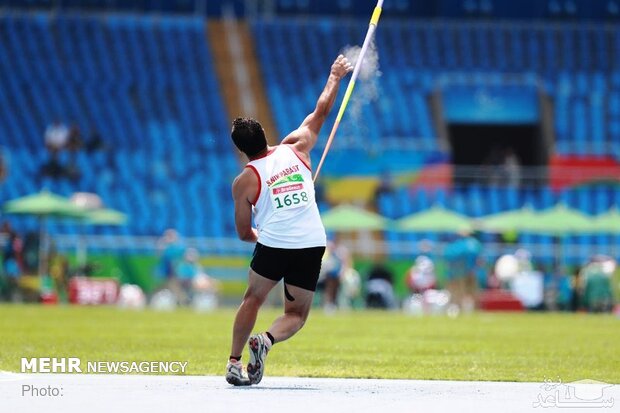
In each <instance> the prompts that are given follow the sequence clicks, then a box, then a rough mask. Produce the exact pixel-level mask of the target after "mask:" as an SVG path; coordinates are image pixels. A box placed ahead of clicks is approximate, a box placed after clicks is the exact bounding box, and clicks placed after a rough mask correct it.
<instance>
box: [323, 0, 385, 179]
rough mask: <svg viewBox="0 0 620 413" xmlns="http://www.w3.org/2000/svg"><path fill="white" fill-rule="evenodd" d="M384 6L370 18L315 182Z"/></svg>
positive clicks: (377, 9)
mask: <svg viewBox="0 0 620 413" xmlns="http://www.w3.org/2000/svg"><path fill="white" fill-rule="evenodd" d="M382 6H383V0H377V5H376V6H375V10H374V11H373V12H372V17H371V18H370V24H369V25H368V31H367V32H366V38H365V39H364V44H362V50H361V51H360V54H359V56H358V58H357V62H355V68H354V69H353V75H352V76H351V80H350V81H349V84H348V85H347V90H346V92H345V93H344V98H342V103H341V104H340V109H339V110H338V116H336V122H334V126H333V127H332V131H331V132H330V134H329V138H328V139H327V144H325V149H323V155H321V160H320V161H319V166H318V167H317V168H316V173H315V174H314V180H315V181H316V179H317V178H318V176H319V172H321V167H322V166H323V163H324V162H325V157H326V156H327V152H329V148H330V147H331V146H332V142H333V140H334V136H335V135H336V130H338V126H340V120H341V119H342V115H344V111H345V109H346V108H347V104H348V103H349V99H350V98H351V94H352V93H353V88H355V81H356V80H357V76H358V75H359V72H360V69H361V68H362V61H363V60H364V55H365V54H366V50H367V49H368V45H369V44H370V41H371V40H372V36H373V35H374V34H375V29H376V28H377V24H379V17H380V16H381V7H382Z"/></svg>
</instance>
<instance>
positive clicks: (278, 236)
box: [226, 55, 353, 386]
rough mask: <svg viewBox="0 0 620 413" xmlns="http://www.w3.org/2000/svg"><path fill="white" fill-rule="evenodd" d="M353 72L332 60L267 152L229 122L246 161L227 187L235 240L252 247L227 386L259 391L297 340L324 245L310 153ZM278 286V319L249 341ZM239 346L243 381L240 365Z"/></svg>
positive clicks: (247, 125) (245, 123) (255, 131)
mask: <svg viewBox="0 0 620 413" xmlns="http://www.w3.org/2000/svg"><path fill="white" fill-rule="evenodd" d="M352 70H353V66H352V65H351V63H349V61H348V60H347V59H346V58H345V57H344V56H342V55H340V56H338V58H337V59H336V61H335V62H334V63H333V64H332V66H331V71H330V74H329V78H328V79H327V84H326V85H325V88H324V89H323V93H321V96H320V97H319V99H318V101H317V103H316V107H315V108H314V112H312V113H311V114H309V115H308V116H307V117H306V119H304V121H303V123H302V124H301V126H299V128H298V129H296V130H295V131H293V132H291V133H290V134H289V135H288V136H287V137H286V138H284V139H283V140H282V142H281V144H280V145H277V146H273V147H272V146H268V145H267V139H266V138H265V131H264V130H263V128H262V126H261V125H260V124H259V123H258V122H257V121H255V120H254V119H249V118H243V119H242V118H238V119H235V120H234V122H233V127H232V133H231V137H232V140H233V142H234V143H235V145H236V146H237V148H238V149H239V150H240V151H241V152H243V153H244V154H245V155H246V156H247V157H248V159H249V162H248V164H247V165H246V167H245V168H244V169H243V172H241V174H239V176H237V178H235V180H234V182H233V184H232V194H233V199H234V201H235V226H236V230H237V234H238V235H239V238H240V239H241V240H243V241H247V242H252V243H256V247H255V249H254V254H253V256H252V261H251V263H250V270H249V276H248V288H247V290H246V292H245V295H244V297H243V301H242V303H241V305H240V306H239V309H238V311H237V315H236V317H235V323H234V326H233V337H232V346H231V352H230V358H229V361H228V365H227V367H226V381H228V383H230V384H233V385H235V386H247V385H250V384H258V383H260V381H261V379H262V378H263V372H264V370H265V358H266V356H267V353H268V352H269V350H270V349H271V347H272V346H273V345H274V344H275V343H279V342H282V341H284V340H286V339H288V338H290V337H291V336H292V335H294V334H295V333H297V332H298V331H299V330H300V329H301V328H302V327H303V325H304V323H305V322H306V319H307V318H308V313H309V311H310V306H311V305H312V298H313V295H314V291H315V289H316V284H317V280H318V277H319V272H320V270H321V258H322V257H323V253H324V252H325V245H326V237H325V229H324V228H323V223H322V222H321V217H320V216H319V210H318V207H317V205H316V201H315V198H314V184H313V182H312V171H311V167H310V151H311V150H312V148H313V147H314V145H315V144H316V140H317V136H318V134H319V131H320V130H321V127H322V126H323V123H325V119H326V118H327V115H328V114H329V112H330V110H331V108H332V106H333V105H334V101H335V100H336V95H337V94H338V88H339V86H340V80H341V79H342V78H343V77H344V76H346V75H347V73H349V72H350V71H352ZM252 216H253V217H254V224H255V225H256V228H252ZM281 279H284V295H285V298H286V299H285V303H284V314H283V315H282V316H280V317H279V318H277V319H276V320H275V321H274V322H273V324H272V325H271V327H270V328H269V330H267V331H266V332H264V333H261V334H255V335H252V336H251V337H250V333H251V332H252V329H253V328H254V324H255V322H256V316H257V313H258V310H259V308H260V307H261V305H262V304H263V302H264V301H265V298H266V297H267V294H268V293H269V291H271V289H272V288H273V287H274V286H275V285H276V284H277V283H278V282H279V281H280V280H281ZM246 342H247V343H248V349H249V351H250V359H249V361H248V365H247V373H246V370H244V369H243V365H242V363H241V353H242V351H243V346H244V345H245V343H246Z"/></svg>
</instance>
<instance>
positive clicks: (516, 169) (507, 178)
mask: <svg viewBox="0 0 620 413" xmlns="http://www.w3.org/2000/svg"><path fill="white" fill-rule="evenodd" d="M502 175H503V178H504V179H503V181H504V182H505V184H506V185H507V186H509V187H512V188H518V187H519V184H520V183H521V162H520V161H519V157H518V156H517V154H516V153H515V151H514V150H513V149H512V148H506V150H505V151H504V162H503V164H502Z"/></svg>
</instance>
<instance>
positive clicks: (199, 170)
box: [0, 14, 238, 237]
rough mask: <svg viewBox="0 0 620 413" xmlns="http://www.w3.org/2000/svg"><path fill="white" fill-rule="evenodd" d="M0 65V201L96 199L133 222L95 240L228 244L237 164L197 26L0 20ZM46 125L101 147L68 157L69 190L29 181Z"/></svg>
mask: <svg viewBox="0 0 620 413" xmlns="http://www.w3.org/2000/svg"><path fill="white" fill-rule="evenodd" d="M0 65H1V67H0V73H2V74H3V75H2V76H1V77H0V142H1V143H2V147H3V149H4V152H6V153H7V155H8V158H9V178H8V180H7V181H6V182H5V183H4V184H2V185H0V199H2V200H7V199H11V198H15V197H17V196H22V195H26V194H28V193H31V192H34V191H37V190H40V189H41V188H43V187H46V188H48V189H50V190H52V191H54V192H58V193H61V194H65V195H69V194H71V193H72V192H75V191H78V190H79V191H89V192H96V193H98V194H99V195H100V196H101V197H102V198H103V200H104V201H105V203H106V204H107V205H108V206H110V207H112V208H118V209H120V210H123V211H125V212H127V213H129V215H130V218H131V219H130V223H129V225H128V226H127V227H124V228H120V229H113V228H104V229H99V230H97V231H103V232H110V233H117V232H119V231H120V232H122V233H127V234H134V235H141V234H149V235H155V234H158V233H160V232H161V231H163V230H164V229H165V228H167V227H175V228H177V229H178V230H179V231H181V232H182V233H183V234H184V235H187V236H213V237H218V236H231V235H233V234H234V230H233V227H232V223H231V220H230V217H229V216H228V215H230V214H229V211H230V204H231V200H230V196H229V191H230V190H229V182H230V181H231V179H232V177H233V176H234V174H235V172H236V171H237V170H238V160H237V158H236V155H235V153H234V152H233V151H232V150H231V149H232V148H231V144H230V141H229V139H228V138H227V136H228V134H229V125H228V124H227V121H226V119H227V115H226V114H225V113H224V110H223V104H222V100H221V97H220V92H219V85H218V83H217V80H216V77H215V75H214V70H213V67H212V62H211V56H210V52H209V49H208V43H207V41H206V38H205V31H204V22H203V20H202V19H194V18H163V17H158V18H143V17H131V16H105V17H102V16H98V17H71V16H66V15H61V16H59V17H53V16H51V15H47V14H45V15H36V14H28V15H4V16H3V17H2V18H0ZM54 119H60V120H62V121H64V122H66V123H71V124H76V125H77V126H78V127H79V128H80V130H81V131H82V135H83V137H84V138H85V139H88V138H89V134H90V133H91V132H92V131H95V130H96V131H98V132H99V133H100V135H101V136H102V137H103V139H104V141H105V144H106V146H107V147H108V152H107V153H106V152H95V153H90V154H87V153H86V152H85V151H82V152H81V153H80V154H79V155H78V158H77V163H78V166H79V168H80V170H81V172H82V178H81V179H80V180H79V181H78V182H76V183H72V182H69V181H66V180H61V181H54V180H51V179H43V178H40V177H39V176H38V171H39V168H40V166H41V165H42V164H43V163H44V162H45V161H46V160H47V157H48V155H47V152H46V150H45V148H44V139H43V134H44V131H45V128H46V127H47V125H48V124H49V123H51V122H52V121H53V120H54ZM16 223H17V224H18V225H19V224H20V223H23V225H24V227H30V228H31V229H32V227H31V224H33V222H31V221H28V220H26V221H20V220H18V221H16ZM51 229H52V231H59V232H75V231H77V229H76V228H75V227H74V226H73V225H70V224H52V228H51Z"/></svg>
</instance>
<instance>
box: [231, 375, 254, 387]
mask: <svg viewBox="0 0 620 413" xmlns="http://www.w3.org/2000/svg"><path fill="white" fill-rule="evenodd" d="M226 381H227V382H228V384H232V385H233V386H249V385H251V384H252V383H251V382H250V381H249V380H248V381H243V380H241V379H240V378H238V377H226Z"/></svg>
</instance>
